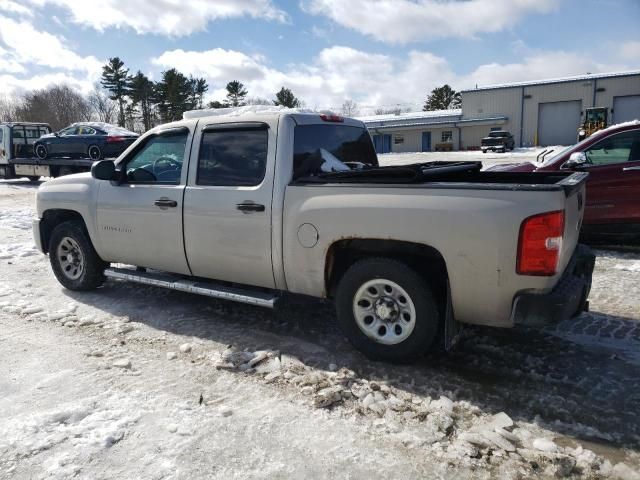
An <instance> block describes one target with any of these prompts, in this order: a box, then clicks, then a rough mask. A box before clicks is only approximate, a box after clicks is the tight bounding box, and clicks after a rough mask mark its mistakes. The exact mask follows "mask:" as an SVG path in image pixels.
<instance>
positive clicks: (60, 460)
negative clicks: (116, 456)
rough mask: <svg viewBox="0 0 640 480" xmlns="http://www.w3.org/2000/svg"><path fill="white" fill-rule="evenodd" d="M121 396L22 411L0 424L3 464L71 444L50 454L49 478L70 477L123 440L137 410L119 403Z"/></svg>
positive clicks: (0, 448) (48, 462) (47, 467)
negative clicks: (80, 465) (81, 465)
mask: <svg viewBox="0 0 640 480" xmlns="http://www.w3.org/2000/svg"><path fill="white" fill-rule="evenodd" d="M122 400H123V399H121V398H115V397H108V398H94V399H89V400H85V401H82V402H77V403H69V404H65V405H61V406H60V407H58V408H56V409H54V410H50V411H48V412H45V413H41V414H36V415H33V414H30V413H28V412H27V413H25V414H24V415H21V416H17V417H14V418H10V419H8V420H7V421H6V422H3V424H0V459H3V460H4V461H5V462H6V463H14V464H15V463H16V462H17V461H18V460H20V459H22V458H25V457H31V456H33V455H37V454H38V453H40V452H43V451H46V450H51V449H53V448H54V447H56V446H57V445H61V444H71V448H65V449H64V450H63V451H62V452H59V453H57V454H56V455H54V456H52V457H49V458H48V459H47V461H46V462H45V465H43V466H44V468H45V470H46V471H47V474H48V476H49V477H50V478H69V475H70V474H74V472H77V471H78V470H79V466H78V465H79V464H82V463H86V462H88V461H90V460H91V458H93V457H95V456H97V455H99V454H100V452H101V451H103V450H105V449H108V448H110V447H111V446H112V445H114V444H116V443H117V442H119V441H120V440H122V439H123V438H124V437H125V435H126V434H127V432H128V431H129V429H130V428H131V426H133V425H134V424H135V423H136V422H137V421H138V419H139V418H140V410H136V409H133V408H131V409H129V408H125V407H123V406H122Z"/></svg>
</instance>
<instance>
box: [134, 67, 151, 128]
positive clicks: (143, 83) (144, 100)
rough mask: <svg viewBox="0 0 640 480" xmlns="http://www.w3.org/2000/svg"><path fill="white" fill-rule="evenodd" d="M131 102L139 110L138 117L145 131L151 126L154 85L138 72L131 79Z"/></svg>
mask: <svg viewBox="0 0 640 480" xmlns="http://www.w3.org/2000/svg"><path fill="white" fill-rule="evenodd" d="M130 87H131V101H132V102H133V105H134V106H136V107H139V108H140V117H141V119H142V124H143V125H144V129H145V130H149V129H150V128H151V127H152V126H153V101H154V84H153V82H152V81H151V80H149V79H148V78H147V76H146V75H145V74H143V73H142V72H141V71H139V70H138V73H136V74H135V75H134V76H133V77H131V86H130Z"/></svg>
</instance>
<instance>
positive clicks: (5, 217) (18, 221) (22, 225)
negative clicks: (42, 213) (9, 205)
mask: <svg viewBox="0 0 640 480" xmlns="http://www.w3.org/2000/svg"><path fill="white" fill-rule="evenodd" d="M32 220H33V214H32V212H31V210H6V211H2V212H0V228H11V229H14V230H31V222H32Z"/></svg>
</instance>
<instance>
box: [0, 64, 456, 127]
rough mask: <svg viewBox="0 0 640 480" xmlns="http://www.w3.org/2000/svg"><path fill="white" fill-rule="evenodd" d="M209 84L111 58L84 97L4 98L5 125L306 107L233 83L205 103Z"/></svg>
mask: <svg viewBox="0 0 640 480" xmlns="http://www.w3.org/2000/svg"><path fill="white" fill-rule="evenodd" d="M208 90H209V85H208V84H207V81H206V79H205V78H197V77H193V76H186V75H184V74H183V73H181V72H179V71H178V70H177V69H175V68H171V69H169V70H165V71H163V72H162V73H161V75H160V79H159V80H158V81H153V80H151V79H150V78H148V77H147V76H146V75H145V74H144V73H142V72H141V71H140V70H138V71H137V72H136V73H135V74H131V73H130V70H129V68H127V67H126V66H125V64H124V62H123V61H122V60H121V59H120V58H118V57H113V58H110V59H109V61H108V62H107V63H106V64H105V65H104V66H103V68H102V75H101V77H100V81H99V82H98V83H96V84H95V85H94V88H93V90H92V91H91V92H90V93H89V94H87V95H82V94H80V93H79V92H77V91H76V90H74V89H73V88H71V87H70V86H68V85H53V86H50V87H48V88H44V89H38V90H33V91H30V92H27V93H25V94H23V95H21V96H19V97H17V98H8V97H0V121H18V120H22V121H37V122H46V123H49V124H50V125H51V127H52V128H53V129H54V130H59V129H61V128H64V127H65V126H67V125H69V124H71V123H73V122H77V121H100V122H106V123H117V124H118V125H120V126H122V127H125V128H128V129H129V130H133V131H138V132H143V131H146V130H149V129H150V128H153V127H154V126H156V125H158V124H161V123H167V122H171V121H175V120H180V119H182V114H183V113H184V112H186V111H188V110H195V109H202V108H205V107H207V108H227V107H239V106H244V105H278V106H283V107H289V108H297V107H303V106H304V102H303V101H302V100H300V99H299V98H298V97H296V95H295V94H294V93H293V92H292V91H291V90H290V89H288V88H286V87H284V86H283V87H282V88H281V89H280V90H279V91H278V92H276V93H275V95H274V98H273V99H272V100H267V99H264V98H259V97H250V96H249V92H248V90H247V88H246V87H245V85H244V84H243V83H242V82H240V81H239V80H232V81H230V82H229V83H227V85H226V92H227V93H226V97H225V99H224V100H222V101H219V100H214V101H210V102H208V103H206V104H205V95H206V93H207V91H208ZM460 104H461V96H460V92H456V91H455V90H453V89H452V88H451V87H450V86H449V85H444V86H442V87H438V88H434V89H433V90H432V92H431V93H430V94H429V95H428V97H427V100H426V102H425V104H424V107H423V110H445V109H451V108H459V106H460ZM359 110H360V109H359V107H358V105H357V103H356V102H354V101H353V100H350V99H347V100H345V102H344V103H343V104H342V107H341V108H340V113H342V114H343V115H345V116H356V115H358V114H359ZM402 112H403V110H402V109H401V108H400V107H393V108H390V109H382V108H379V109H376V110H375V113H376V114H400V113H402Z"/></svg>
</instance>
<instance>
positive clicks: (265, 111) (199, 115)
mask: <svg viewBox="0 0 640 480" xmlns="http://www.w3.org/2000/svg"><path fill="white" fill-rule="evenodd" d="M280 116H290V117H293V118H294V120H295V121H296V122H298V123H305V124H306V123H320V122H322V121H324V122H334V123H343V124H345V125H351V126H356V125H357V126H364V123H363V122H362V121H360V120H356V119H353V118H348V117H342V116H340V115H336V114H335V113H334V112H330V111H320V112H318V111H313V110H308V109H304V108H287V107H278V106H273V105H247V106H244V107H231V108H205V109H201V110H189V111H187V112H184V113H183V114H182V117H183V119H184V120H195V119H203V118H206V119H207V120H209V121H211V122H212V123H225V122H228V121H229V120H232V121H243V120H250V121H256V120H257V121H259V120H260V119H261V118H264V119H273V118H274V117H280ZM174 123H179V122H174ZM168 125H171V124H168ZM168 125H165V126H168Z"/></svg>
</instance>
